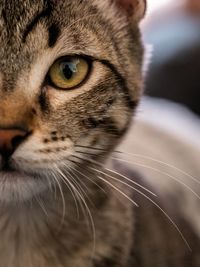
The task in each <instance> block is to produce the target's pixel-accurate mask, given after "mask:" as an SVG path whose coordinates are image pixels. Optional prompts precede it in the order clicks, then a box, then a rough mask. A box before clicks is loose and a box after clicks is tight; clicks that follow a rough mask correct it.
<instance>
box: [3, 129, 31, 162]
mask: <svg viewBox="0 0 200 267" xmlns="http://www.w3.org/2000/svg"><path fill="white" fill-rule="evenodd" d="M27 136H28V132H27V131H24V130H19V129H0V154H1V155H2V156H3V157H4V158H8V157H10V156H11V155H12V154H13V153H14V151H15V150H16V148H17V147H18V146H19V145H20V144H21V143H22V142H23V141H24V139H25V138H26V137H27Z"/></svg>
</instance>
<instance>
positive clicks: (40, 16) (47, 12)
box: [22, 1, 52, 43]
mask: <svg viewBox="0 0 200 267" xmlns="http://www.w3.org/2000/svg"><path fill="white" fill-rule="evenodd" d="M51 12H52V7H51V5H50V3H49V2H48V1H47V6H46V8H45V9H44V10H42V11H41V12H40V13H39V14H38V15H37V16H36V17H35V18H34V19H33V20H32V21H31V22H30V23H29V24H28V25H27V27H26V29H25V31H24V33H23V37H22V41H23V42H24V43H25V42H26V38H27V36H28V35H29V33H30V32H32V31H33V29H34V28H35V27H36V25H37V24H38V22H39V21H40V20H41V19H44V18H48V17H49V16H50V15H51Z"/></svg>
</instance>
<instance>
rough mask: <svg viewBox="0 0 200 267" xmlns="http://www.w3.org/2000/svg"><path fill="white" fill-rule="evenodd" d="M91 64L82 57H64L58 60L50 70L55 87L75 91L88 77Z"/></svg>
mask: <svg viewBox="0 0 200 267" xmlns="http://www.w3.org/2000/svg"><path fill="white" fill-rule="evenodd" d="M88 72H89V63H88V62H87V60H85V59H83V58H81V57H63V58H61V59H58V60H57V61H56V62H55V63H54V64H53V65H52V66H51V68H50V70H49V77H50V80H51V82H52V83H53V85H55V86H56V87H58V88H59V89H66V90H67V89H73V88H75V87H77V86H78V85H80V84H81V83H82V82H83V81H84V80H85V79H86V77H87V75H88Z"/></svg>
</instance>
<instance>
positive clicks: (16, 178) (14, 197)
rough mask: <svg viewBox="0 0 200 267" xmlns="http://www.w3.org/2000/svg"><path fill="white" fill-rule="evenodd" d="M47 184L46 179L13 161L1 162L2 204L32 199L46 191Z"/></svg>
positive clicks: (0, 195)
mask: <svg viewBox="0 0 200 267" xmlns="http://www.w3.org/2000/svg"><path fill="white" fill-rule="evenodd" d="M47 185H48V184H47V182H46V180H45V179H42V177H39V175H37V176H36V175H34V173H31V172H30V173H29V172H25V171H23V170H21V169H20V166H19V167H18V166H17V165H16V166H15V164H14V163H13V162H7V163H6V164H5V162H4V164H3V163H2V162H1V163H0V204H1V203H16V202H24V201H27V200H30V199H32V198H34V197H35V196H36V195H38V194H42V193H43V192H44V191H46V189H47V188H48V186H47Z"/></svg>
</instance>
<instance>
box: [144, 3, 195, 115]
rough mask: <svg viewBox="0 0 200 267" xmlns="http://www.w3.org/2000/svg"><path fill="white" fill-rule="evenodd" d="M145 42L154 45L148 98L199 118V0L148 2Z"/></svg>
mask: <svg viewBox="0 0 200 267" xmlns="http://www.w3.org/2000/svg"><path fill="white" fill-rule="evenodd" d="M147 2H148V13H147V17H146V19H145V20H144V22H143V24H142V31H143V36H144V41H145V43H146V44H151V45H152V46H153V55H152V64H151V68H150V69H149V72H148V73H147V75H146V86H145V92H146V94H147V95H149V96H152V97H158V98H165V99H169V100H172V101H174V102H177V103H182V104H183V105H185V106H187V107H188V108H189V109H190V110H191V111H193V112H194V113H196V114H198V115H200V0H176V1H172V0H159V1H155V0H147Z"/></svg>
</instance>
